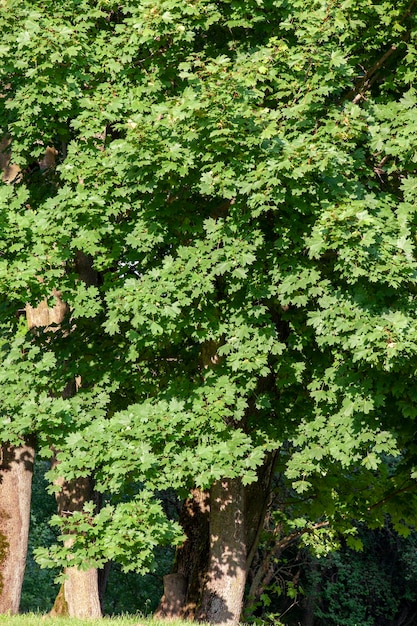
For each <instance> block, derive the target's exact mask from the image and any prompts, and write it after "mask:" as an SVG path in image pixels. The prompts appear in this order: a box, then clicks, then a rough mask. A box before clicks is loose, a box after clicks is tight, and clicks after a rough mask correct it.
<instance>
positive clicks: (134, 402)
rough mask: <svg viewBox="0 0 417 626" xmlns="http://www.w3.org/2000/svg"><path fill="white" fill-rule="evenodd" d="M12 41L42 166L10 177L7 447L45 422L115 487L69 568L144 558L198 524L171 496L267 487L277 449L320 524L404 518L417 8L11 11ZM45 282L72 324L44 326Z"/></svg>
mask: <svg viewBox="0 0 417 626" xmlns="http://www.w3.org/2000/svg"><path fill="white" fill-rule="evenodd" d="M0 31H1V33H2V39H1V44H0V53H1V56H2V59H3V60H2V63H1V65H0V84H1V85H2V87H1V93H0V96H1V97H0V126H1V129H2V133H3V135H4V136H5V137H8V138H10V143H9V145H8V147H7V149H6V151H7V150H10V155H11V156H10V158H11V162H13V163H15V164H17V165H19V167H20V169H21V171H20V173H19V174H18V175H17V176H16V177H15V179H14V181H10V180H5V181H4V184H2V185H1V187H0V325H1V337H0V342H1V353H0V354H1V356H0V358H1V367H0V384H1V388H2V394H1V396H0V412H1V429H0V436H1V439H2V440H3V441H10V442H12V443H14V444H17V443H18V442H19V441H20V440H21V438H22V437H24V436H26V435H28V434H33V433H35V434H36V437H37V442H38V449H39V453H40V454H41V455H42V456H44V457H45V458H48V457H49V456H50V450H51V449H54V450H59V451H60V452H59V455H58V457H59V460H60V472H61V473H62V472H63V473H64V475H65V477H66V478H68V479H71V478H73V477H76V476H87V475H93V476H94V478H95V481H96V486H97V488H98V489H101V490H102V491H104V492H106V494H108V500H109V501H108V504H107V505H106V506H105V507H104V508H103V509H102V510H101V511H100V512H99V513H98V514H97V515H94V511H93V509H92V508H90V509H88V508H87V513H88V515H85V514H82V513H78V514H74V515H73V516H72V517H71V518H70V519H66V520H65V524H66V525H67V532H69V531H70V530H71V531H74V530H76V531H77V532H78V535H77V541H76V542H75V543H74V544H73V545H71V547H70V548H68V547H67V548H65V549H64V548H62V547H59V548H57V549H56V550H55V551H52V552H51V553H50V557H51V559H52V561H53V562H61V563H64V562H65V559H66V558H67V556H68V552H70V553H71V558H72V562H73V563H74V564H77V565H80V566H86V564H87V565H91V564H94V565H101V564H102V563H103V562H105V561H106V560H108V559H113V560H119V561H120V562H122V563H123V564H124V565H125V567H126V568H127V569H129V568H136V569H143V568H146V567H148V566H149V563H150V562H151V557H152V550H153V547H154V546H155V545H157V544H160V543H166V542H174V543H175V542H179V541H181V537H182V534H181V530H180V528H179V526H178V524H177V523H176V522H175V521H172V520H168V519H167V518H166V517H165V514H164V511H163V508H162V506H161V504H160V501H159V498H158V493H159V492H160V491H161V490H163V489H169V488H173V489H175V490H177V492H178V493H179V494H180V495H182V496H185V495H186V494H187V493H189V491H190V489H191V488H192V487H194V486H197V487H200V488H203V489H205V488H208V487H210V485H212V484H213V483H214V482H215V481H218V480H220V479H223V478H230V479H233V478H236V477H242V479H243V482H244V483H245V484H249V483H251V481H253V480H255V478H256V470H257V468H258V467H259V466H261V465H262V463H263V461H264V458H265V456H266V455H267V454H268V453H270V452H272V451H279V463H280V464H281V465H282V467H283V468H284V469H285V475H286V477H287V479H288V480H290V481H292V484H293V487H294V488H295V489H296V490H297V491H298V493H301V494H303V496H305V498H306V499H309V498H310V500H309V502H310V505H311V507H314V508H312V509H311V510H312V511H314V512H315V514H316V515H317V516H323V515H327V516H328V517H329V518H330V519H332V520H333V522H334V523H335V524H336V523H337V524H338V525H339V527H340V528H342V529H343V528H344V529H345V530H346V531H347V530H348V528H349V527H350V522H351V519H352V518H356V519H368V520H369V521H371V522H372V523H376V522H377V521H378V520H379V519H381V518H382V516H383V514H384V512H385V511H386V510H387V506H388V504H392V505H393V506H392V507H391V512H392V514H393V519H394V523H395V524H396V527H397V529H403V530H404V532H406V529H407V523H409V522H412V521H413V519H414V517H415V502H414V499H413V498H414V496H413V497H410V490H412V488H413V485H414V480H415V476H416V474H415V470H414V463H415V454H416V448H415V444H414V443H413V435H414V431H415V417H416V415H417V397H416V394H415V393H414V389H415V370H416V365H415V363H416V358H415V357H416V352H417V313H416V311H417V306H416V300H417V295H416V294H417V291H416V270H417V261H416V249H415V248H416V195H417V182H416V181H417V178H416V162H417V108H416V102H417V97H416V91H415V88H414V85H415V82H416V72H417V69H416V68H417V65H416V24H415V11H414V2H411V3H410V2H409V1H407V2H402V1H400V2H395V3H394V2H390V1H388V0H387V1H384V2H379V1H378V2H376V1H374V0H367V1H366V2H364V1H363V0H345V1H343V2H331V1H329V2H324V1H321V0H308V1H307V2H306V1H305V0H302V1H301V0H294V1H292V2H288V1H287V0H265V1H262V0H236V1H224V2H212V1H209V0H152V2H150V1H148V0H129V1H127V2H125V3H123V4H122V5H120V3H119V2H113V0H97V1H96V2H94V3H91V2H86V1H84V0H65V2H64V1H62V0H54V2H50V1H45V0H42V1H41V0H31V2H27V1H26V0H8V1H7V3H4V6H3V7H2V10H1V12H0ZM47 148H49V149H50V151H51V150H52V152H53V154H54V166H53V167H51V163H50V162H47V161H46V160H45V159H44V154H45V150H46V149H47ZM10 182H13V183H14V184H10ZM85 264H87V265H88V264H90V265H91V267H92V271H94V272H95V276H96V279H95V280H94V281H92V280H89V279H88V278H86V279H84V278H83V272H84V269H85V268H84V266H85ZM44 298H46V299H47V301H48V303H49V306H50V307H52V306H53V305H54V304H56V302H57V298H59V299H60V300H61V301H62V302H65V303H66V305H67V307H68V313H67V315H66V317H65V319H64V321H63V322H62V323H60V324H55V325H54V324H52V325H50V326H46V327H44V328H42V329H39V328H38V329H31V330H28V329H27V324H26V319H25V318H24V316H22V315H20V314H19V312H20V313H21V312H22V311H24V309H25V307H26V306H27V305H28V304H29V305H30V306H32V307H36V306H37V305H38V304H39V303H40V302H41V301H42V300H43V299H44ZM71 380H78V381H79V382H78V387H79V388H78V391H77V393H76V394H73V395H72V396H71V397H63V396H62V392H63V390H64V389H65V387H66V385H67V384H68V382H69V381H71ZM64 395H65V394H64ZM388 456H389V457H390V458H393V459H394V458H395V459H396V461H395V462H394V461H392V462H391V463H390V464H386V463H382V461H383V460H384V459H386V458H387V457H388ZM380 503H384V505H386V506H377V505H378V504H380ZM44 558H46V557H44ZM46 560H47V559H46Z"/></svg>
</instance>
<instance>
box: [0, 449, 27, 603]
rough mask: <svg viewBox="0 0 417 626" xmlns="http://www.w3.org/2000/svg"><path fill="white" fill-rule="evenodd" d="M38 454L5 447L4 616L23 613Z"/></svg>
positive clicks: (0, 527) (0, 512)
mask: <svg viewBox="0 0 417 626" xmlns="http://www.w3.org/2000/svg"><path fill="white" fill-rule="evenodd" d="M34 457H35V451H34V448H33V446H32V445H30V444H29V443H25V444H24V445H22V446H20V447H13V446H7V445H3V446H2V447H1V460H0V613H10V614H15V613H18V611H19V604H20V596H21V590H22V583H23V576H24V572H25V565H26V554H27V545H28V534H29V521H30V499H31V492H32V476H33V462H34Z"/></svg>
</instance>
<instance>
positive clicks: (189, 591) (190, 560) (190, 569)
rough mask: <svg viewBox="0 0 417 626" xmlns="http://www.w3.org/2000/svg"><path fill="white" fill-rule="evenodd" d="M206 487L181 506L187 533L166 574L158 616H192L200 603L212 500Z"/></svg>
mask: <svg viewBox="0 0 417 626" xmlns="http://www.w3.org/2000/svg"><path fill="white" fill-rule="evenodd" d="M209 499H210V495H209V493H208V492H206V491H201V490H200V489H193V491H192V493H191V496H190V498H188V499H187V500H186V501H185V502H184V505H183V507H182V510H181V513H180V517H179V522H180V524H181V526H182V528H183V529H184V533H185V535H186V537H187V539H186V541H185V542H184V543H183V545H182V546H180V547H179V548H178V549H177V553H176V555H175V563H174V567H173V570H172V573H171V574H169V575H168V576H166V577H164V595H163V597H162V600H161V602H160V605H159V607H158V609H157V611H156V613H155V616H156V617H158V618H164V617H165V618H183V619H193V618H194V616H195V613H196V610H198V608H199V606H200V603H201V595H202V591H203V584H204V578H205V574H206V571H207V567H208V557H209V512H210V504H209Z"/></svg>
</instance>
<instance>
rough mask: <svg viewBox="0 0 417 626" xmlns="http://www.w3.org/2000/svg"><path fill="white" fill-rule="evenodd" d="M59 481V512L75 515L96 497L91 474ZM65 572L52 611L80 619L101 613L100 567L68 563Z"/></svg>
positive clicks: (64, 514) (54, 613)
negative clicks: (86, 476)
mask: <svg viewBox="0 0 417 626" xmlns="http://www.w3.org/2000/svg"><path fill="white" fill-rule="evenodd" d="M56 484H58V485H59V486H60V491H59V492H57V494H56V501H57V505H58V514H59V515H61V516H66V515H71V513H73V512H74V511H81V510H82V509H83V506H84V503H85V502H88V501H89V500H92V499H93V497H94V490H93V486H92V481H91V479H90V478H78V479H75V480H71V481H65V480H64V479H63V478H60V479H58V480H57V481H56ZM64 573H65V575H66V579H65V581H64V583H63V586H62V587H61V589H60V591H59V593H58V596H57V599H56V601H55V604H54V608H53V609H52V612H51V613H52V614H53V615H69V616H70V617H78V618H80V619H82V618H86V617H87V618H98V617H101V616H102V612H101V606H100V598H99V587H98V570H97V569H89V570H87V571H81V570H78V569H77V568H76V567H67V568H65V571H64Z"/></svg>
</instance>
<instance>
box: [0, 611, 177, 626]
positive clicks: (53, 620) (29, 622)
mask: <svg viewBox="0 0 417 626" xmlns="http://www.w3.org/2000/svg"><path fill="white" fill-rule="evenodd" d="M6 624H7V626H166V625H167V622H164V621H161V620H154V619H145V618H142V617H140V616H138V617H132V616H130V617H113V618H110V617H104V618H102V619H94V620H92V619H84V620H83V619H75V618H72V617H71V618H70V617H68V618H65V617H48V616H47V615H41V614H35V613H26V614H23V615H15V616H13V617H11V616H8V615H0V626H2V625H4V626H6ZM186 624H188V626H189V622H188V623H187V622H181V621H178V620H176V621H170V622H169V626H185V625H186Z"/></svg>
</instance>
